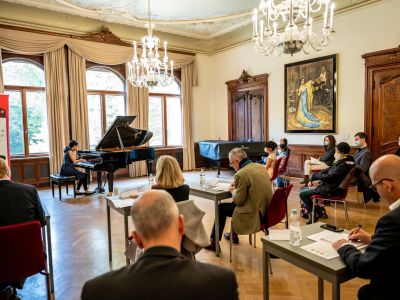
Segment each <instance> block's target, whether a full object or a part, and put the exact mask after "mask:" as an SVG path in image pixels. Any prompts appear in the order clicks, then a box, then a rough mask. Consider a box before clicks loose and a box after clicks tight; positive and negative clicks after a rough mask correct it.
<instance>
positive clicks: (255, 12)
mask: <svg viewBox="0 0 400 300" xmlns="http://www.w3.org/2000/svg"><path fill="white" fill-rule="evenodd" d="M257 15H258V10H257V8H255V9H254V10H253V18H254V23H255V26H254V27H255V30H256V32H255V33H256V35H257V34H258V32H257V23H258V21H257Z"/></svg>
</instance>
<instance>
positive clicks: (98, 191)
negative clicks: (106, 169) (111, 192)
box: [94, 171, 105, 193]
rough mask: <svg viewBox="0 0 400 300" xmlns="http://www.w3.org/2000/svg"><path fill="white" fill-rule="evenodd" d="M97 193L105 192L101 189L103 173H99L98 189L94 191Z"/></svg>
mask: <svg viewBox="0 0 400 300" xmlns="http://www.w3.org/2000/svg"><path fill="white" fill-rule="evenodd" d="M94 192H95V193H104V192H105V190H104V189H103V188H102V187H101V171H97V188H96V189H95V190H94Z"/></svg>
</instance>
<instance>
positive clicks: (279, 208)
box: [261, 184, 293, 229]
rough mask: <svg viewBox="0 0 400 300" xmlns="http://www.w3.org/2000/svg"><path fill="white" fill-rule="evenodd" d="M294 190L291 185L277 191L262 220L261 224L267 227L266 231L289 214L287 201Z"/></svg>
mask: <svg viewBox="0 0 400 300" xmlns="http://www.w3.org/2000/svg"><path fill="white" fill-rule="evenodd" d="M292 188H293V184H289V185H288V186H286V187H280V188H277V189H276V190H275V192H274V194H273V195H272V199H271V202H270V203H269V205H268V207H267V213H266V214H265V216H264V217H263V218H262V220H261V223H262V224H263V225H264V227H266V228H265V229H268V228H270V227H272V226H274V225H276V224H278V223H279V222H280V221H282V220H283V219H284V218H285V216H286V212H287V199H288V197H289V194H290V191H291V190H292Z"/></svg>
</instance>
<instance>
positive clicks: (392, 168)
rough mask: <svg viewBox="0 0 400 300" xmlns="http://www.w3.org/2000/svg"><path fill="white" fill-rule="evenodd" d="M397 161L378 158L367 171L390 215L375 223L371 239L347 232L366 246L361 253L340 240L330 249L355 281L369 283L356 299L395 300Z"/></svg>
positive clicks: (399, 204)
mask: <svg viewBox="0 0 400 300" xmlns="http://www.w3.org/2000/svg"><path fill="white" fill-rule="evenodd" d="M399 170H400V157H398V156H395V155H393V154H390V155H384V156H382V157H380V158H378V159H377V160H376V161H375V162H374V163H373V164H372V165H371V168H370V175H371V179H372V183H373V187H374V188H375V189H377V191H378V193H379V194H380V195H381V196H382V197H383V198H385V199H387V200H388V202H389V203H390V204H391V205H390V206H389V209H390V210H391V211H390V212H389V213H387V214H385V215H384V216H383V217H382V218H381V219H380V220H379V221H378V223H377V225H376V228H375V233H374V234H373V235H372V236H371V235H370V234H368V233H367V232H365V231H364V230H361V229H359V228H357V229H353V230H352V231H350V235H349V239H351V240H360V241H363V242H364V243H366V244H368V246H367V248H365V252H364V253H362V252H360V251H359V250H358V249H356V248H355V247H354V246H352V245H349V244H348V243H346V240H339V241H337V242H335V243H334V244H333V245H332V246H333V247H334V248H335V249H336V250H337V251H338V252H339V255H340V257H341V259H342V260H343V262H344V263H345V264H346V266H347V267H348V268H349V269H350V270H351V271H352V272H353V273H354V274H355V275H356V276H358V277H361V278H365V279H371V282H370V284H367V285H364V286H363V287H361V288H360V290H359V291H358V299H360V300H368V299H371V300H372V299H380V300H386V299H387V300H389V299H398V298H399V291H398V287H397V284H398V281H399V280H398V277H397V276H396V275H395V273H393V272H397V270H399V269H400V257H399V253H400V171H399Z"/></svg>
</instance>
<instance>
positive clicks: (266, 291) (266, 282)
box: [262, 244, 269, 300]
mask: <svg viewBox="0 0 400 300" xmlns="http://www.w3.org/2000/svg"><path fill="white" fill-rule="evenodd" d="M262 253H263V294H264V297H263V299H264V300H268V299H269V259H268V253H267V250H266V249H265V245H264V244H263V250H262Z"/></svg>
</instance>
